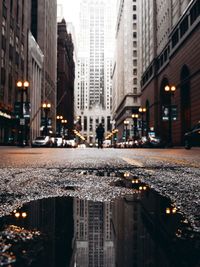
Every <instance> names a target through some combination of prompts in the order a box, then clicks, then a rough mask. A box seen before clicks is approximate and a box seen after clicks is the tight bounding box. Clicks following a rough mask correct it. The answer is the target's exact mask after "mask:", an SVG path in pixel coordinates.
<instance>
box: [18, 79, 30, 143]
mask: <svg viewBox="0 0 200 267" xmlns="http://www.w3.org/2000/svg"><path fill="white" fill-rule="evenodd" d="M16 86H17V89H18V90H19V92H20V119H19V131H20V133H21V134H20V140H19V141H20V142H19V144H20V145H21V146H24V126H25V123H26V121H25V119H24V112H23V106H24V92H26V91H27V89H28V87H29V82H28V81H17V83H16Z"/></svg>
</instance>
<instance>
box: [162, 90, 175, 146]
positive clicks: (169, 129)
mask: <svg viewBox="0 0 200 267" xmlns="http://www.w3.org/2000/svg"><path fill="white" fill-rule="evenodd" d="M164 89H165V92H166V93H168V94H169V95H170V100H169V107H168V115H169V116H168V119H169V127H168V145H169V146H172V144H173V143H172V105H171V96H172V95H173V94H174V92H175V91H176V86H174V85H171V86H170V85H166V86H165V88H164Z"/></svg>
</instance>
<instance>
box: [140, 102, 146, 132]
mask: <svg viewBox="0 0 200 267" xmlns="http://www.w3.org/2000/svg"><path fill="white" fill-rule="evenodd" d="M146 111H147V109H146V108H142V107H140V108H139V112H140V113H141V115H142V136H143V135H144V120H143V115H144V113H145V112H146Z"/></svg>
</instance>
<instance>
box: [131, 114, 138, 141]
mask: <svg viewBox="0 0 200 267" xmlns="http://www.w3.org/2000/svg"><path fill="white" fill-rule="evenodd" d="M131 117H132V119H133V132H134V140H135V139H136V135H137V119H138V117H139V115H138V114H137V113H134V114H132V116H131Z"/></svg>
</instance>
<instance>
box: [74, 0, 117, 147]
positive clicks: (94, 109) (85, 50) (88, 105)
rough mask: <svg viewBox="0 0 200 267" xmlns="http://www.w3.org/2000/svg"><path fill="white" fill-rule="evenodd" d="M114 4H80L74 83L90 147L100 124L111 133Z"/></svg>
mask: <svg viewBox="0 0 200 267" xmlns="http://www.w3.org/2000/svg"><path fill="white" fill-rule="evenodd" d="M114 10H115V6H114V1H112V0H106V1H105V0H104V1H94V0H86V1H81V8H80V33H79V35H78V37H79V38H78V40H77V44H78V53H77V69H76V82H75V84H76V85H75V89H76V90H75V108H76V116H78V118H79V122H80V124H81V129H82V130H81V133H82V135H84V137H85V139H86V140H87V142H88V143H93V144H94V143H95V130H96V128H97V126H98V124H99V123H100V122H102V123H103V125H104V126H105V132H109V131H110V130H111V108H112V82H111V74H112V60H113V46H114Z"/></svg>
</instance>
